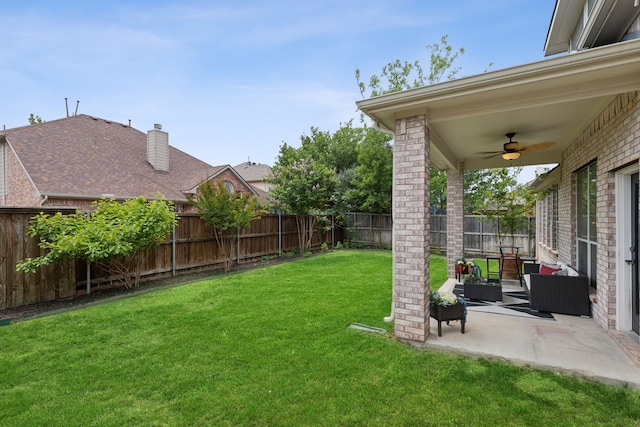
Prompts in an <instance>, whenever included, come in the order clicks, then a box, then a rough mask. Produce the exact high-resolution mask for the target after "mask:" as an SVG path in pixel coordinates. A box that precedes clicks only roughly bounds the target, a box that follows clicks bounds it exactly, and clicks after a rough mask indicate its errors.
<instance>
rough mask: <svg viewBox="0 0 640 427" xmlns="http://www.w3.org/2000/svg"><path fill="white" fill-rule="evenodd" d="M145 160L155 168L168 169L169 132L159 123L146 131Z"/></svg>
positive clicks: (166, 170)
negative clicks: (163, 129) (164, 130)
mask: <svg viewBox="0 0 640 427" xmlns="http://www.w3.org/2000/svg"><path fill="white" fill-rule="evenodd" d="M147 161H148V162H149V163H151V166H153V168H154V169H155V170H159V171H165V172H168V171H169V134H168V133H167V132H163V131H162V125H160V124H154V125H153V129H152V130H150V131H149V132H148V133H147Z"/></svg>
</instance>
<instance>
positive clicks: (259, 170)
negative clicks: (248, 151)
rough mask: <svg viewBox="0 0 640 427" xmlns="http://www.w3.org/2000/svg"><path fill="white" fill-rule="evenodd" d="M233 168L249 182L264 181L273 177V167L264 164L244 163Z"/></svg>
mask: <svg viewBox="0 0 640 427" xmlns="http://www.w3.org/2000/svg"><path fill="white" fill-rule="evenodd" d="M233 168H234V169H235V170H236V172H238V174H240V176H242V178H243V179H244V180H245V181H247V182H255V181H264V179H265V178H266V177H268V176H269V175H271V167H270V166H269V165H264V164H262V163H253V162H243V163H240V164H239V165H237V166H234V167H233Z"/></svg>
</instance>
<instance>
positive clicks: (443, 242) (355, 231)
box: [345, 212, 535, 256]
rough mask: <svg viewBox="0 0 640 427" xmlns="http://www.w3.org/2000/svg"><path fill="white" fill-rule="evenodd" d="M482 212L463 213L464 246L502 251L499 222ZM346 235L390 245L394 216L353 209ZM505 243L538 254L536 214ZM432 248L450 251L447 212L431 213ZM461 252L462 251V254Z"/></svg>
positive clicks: (359, 241) (367, 242)
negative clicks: (443, 213) (490, 219)
mask: <svg viewBox="0 0 640 427" xmlns="http://www.w3.org/2000/svg"><path fill="white" fill-rule="evenodd" d="M485 218H486V217H484V216H482V215H465V216H464V249H465V253H466V254H479V255H482V254H493V253H496V252H499V249H498V247H499V246H500V237H499V235H498V229H497V226H496V225H494V224H493V223H491V222H488V221H487V220H486V219H485ZM345 229H346V233H347V236H345V238H346V239H347V240H348V241H349V242H351V243H355V244H361V245H366V246H373V247H378V248H382V247H391V245H392V237H391V235H392V231H393V220H392V217H391V215H388V214H368V213H353V212H350V213H348V214H346V216H345ZM503 243H505V244H509V245H511V244H513V245H514V246H521V247H522V249H521V250H520V253H521V254H522V255H528V256H534V255H535V218H529V224H528V226H527V227H526V228H525V229H523V230H519V231H518V232H517V233H516V234H515V235H514V236H513V242H512V240H511V236H508V237H507V238H506V242H503ZM431 250H432V251H433V250H438V251H440V252H446V251H447V216H446V215H431ZM460 255H462V254H460Z"/></svg>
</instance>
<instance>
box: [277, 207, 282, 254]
mask: <svg viewBox="0 0 640 427" xmlns="http://www.w3.org/2000/svg"><path fill="white" fill-rule="evenodd" d="M278 256H282V213H280V212H278Z"/></svg>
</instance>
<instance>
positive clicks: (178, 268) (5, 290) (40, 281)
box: [0, 208, 342, 309]
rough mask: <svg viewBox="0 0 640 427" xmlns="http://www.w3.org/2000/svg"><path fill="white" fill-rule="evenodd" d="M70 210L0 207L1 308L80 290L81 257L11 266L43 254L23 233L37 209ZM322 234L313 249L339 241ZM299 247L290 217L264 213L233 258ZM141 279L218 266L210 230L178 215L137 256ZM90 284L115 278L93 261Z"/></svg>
mask: <svg viewBox="0 0 640 427" xmlns="http://www.w3.org/2000/svg"><path fill="white" fill-rule="evenodd" d="M58 211H60V212H63V213H73V212H75V210H73V209H67V210H61V209H31V208H0V227H1V228H0V309H4V308H12V307H20V306H22V305H27V304H33V303H37V302H44V301H53V300H57V299H62V298H69V297H73V296H75V295H76V290H78V292H82V291H83V289H84V288H85V287H86V283H87V279H86V278H87V266H86V264H84V263H83V262H81V261H76V260H65V261H64V262H62V263H60V264H54V265H50V266H46V267H43V268H40V269H38V271H37V272H36V273H35V274H25V273H20V272H17V271H16V270H15V266H16V264H17V263H18V262H20V261H21V260H23V259H24V258H35V257H37V256H39V255H41V254H42V250H41V249H40V248H39V247H38V239H37V238H30V237H28V236H27V235H26V232H27V229H28V226H29V221H30V220H31V218H32V217H33V216H35V215H36V214H38V213H40V212H44V213H55V212H58ZM330 226H331V227H330V229H329V231H328V232H326V233H319V231H318V228H317V227H316V229H314V230H313V231H312V236H311V244H312V248H313V249H314V250H315V249H319V248H320V246H321V245H322V244H323V243H327V245H329V246H333V245H334V244H335V242H338V241H340V240H342V228H340V227H337V226H335V224H334V221H332V222H331V224H330ZM297 248H298V234H297V227H296V220H295V217H294V216H291V215H264V216H262V218H261V219H258V220H255V221H253V222H252V223H251V226H249V227H248V228H246V229H244V230H242V231H241V232H240V233H239V234H238V237H237V251H236V254H235V257H234V259H235V261H236V262H238V263H243V262H244V263H246V262H251V261H255V260H260V259H265V258H270V257H276V256H280V255H283V254H287V253H291V252H293V251H295V250H297ZM139 265H140V266H141V270H140V271H141V275H140V277H141V280H149V279H152V278H161V277H168V276H174V275H178V274H182V273H189V272H195V271H205V270H215V269H222V258H221V257H220V254H219V251H218V246H217V244H216V241H215V237H214V235H213V231H212V230H211V229H209V228H208V227H206V226H205V225H204V222H203V221H202V220H201V219H200V217H199V216H198V215H197V214H196V213H181V214H180V216H179V219H178V225H177V226H176V228H175V231H174V233H173V234H172V235H171V236H169V237H168V238H167V240H166V241H165V242H164V243H162V244H161V245H160V246H158V247H157V248H155V249H154V250H152V251H151V252H149V253H148V254H145V255H144V256H143V257H142V259H141V260H140V263H139ZM90 273H91V274H90V277H91V280H90V282H91V287H92V288H93V287H95V286H100V285H105V284H108V285H111V284H114V283H116V282H118V281H119V277H117V276H110V275H109V273H108V272H107V271H105V270H102V269H101V268H99V267H97V266H95V265H92V266H91V271H90Z"/></svg>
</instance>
